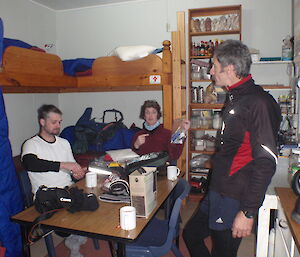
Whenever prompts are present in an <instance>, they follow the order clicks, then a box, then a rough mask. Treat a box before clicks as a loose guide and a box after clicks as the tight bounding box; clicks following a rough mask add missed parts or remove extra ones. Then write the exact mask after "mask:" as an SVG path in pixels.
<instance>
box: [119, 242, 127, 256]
mask: <svg viewBox="0 0 300 257" xmlns="http://www.w3.org/2000/svg"><path fill="white" fill-rule="evenodd" d="M117 256H118V257H126V246H125V244H124V243H121V242H118V248H117Z"/></svg>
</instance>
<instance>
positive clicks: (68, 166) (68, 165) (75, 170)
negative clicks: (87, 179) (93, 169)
mask: <svg viewBox="0 0 300 257" xmlns="http://www.w3.org/2000/svg"><path fill="white" fill-rule="evenodd" d="M60 168H61V169H65V170H68V171H70V172H71V173H72V176H73V177H74V178H75V179H81V178H83V177H84V175H85V173H86V171H87V169H86V168H82V167H81V166H80V165H79V164H78V163H77V162H61V163H60Z"/></svg>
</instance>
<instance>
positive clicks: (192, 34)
mask: <svg viewBox="0 0 300 257" xmlns="http://www.w3.org/2000/svg"><path fill="white" fill-rule="evenodd" d="M240 33H241V31H240V30H223V31H205V32H190V36H191V37H196V36H210V35H224V34H226V35H228V34H232V35H234V34H238V35H239V34H240Z"/></svg>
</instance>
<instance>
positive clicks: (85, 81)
mask: <svg viewBox="0 0 300 257" xmlns="http://www.w3.org/2000/svg"><path fill="white" fill-rule="evenodd" d="M177 25H178V31H175V32H172V44H171V42H170V41H169V40H165V41H164V42H163V53H162V58H160V57H158V56H157V55H154V54H150V55H148V56H146V57H144V58H141V59H138V60H134V61H121V59H119V58H118V57H116V56H106V57H99V58H97V59H95V61H94V62H93V65H92V72H91V75H88V76H80V77H75V76H69V75H66V74H65V73H64V67H63V62H62V60H61V59H60V57H59V56H57V55H54V54H49V53H45V52H40V51H35V50H31V49H25V48H21V47H16V46H9V47H7V48H6V49H5V51H4V52H3V56H2V65H1V62H0V87H1V88H2V90H3V93H70V92H108V91H153V90H158V91H162V98H163V99H162V100H163V106H162V107H163V121H164V126H165V127H166V128H169V129H171V128H172V122H173V120H174V119H178V118H181V117H184V116H185V106H186V104H185V66H184V65H185V47H184V42H185V39H184V12H178V15H177ZM0 43H1V42H0ZM171 47H172V52H171ZM0 50H1V45H0ZM0 61H1V58H0ZM183 159H185V156H184V155H183ZM184 162H185V161H184ZM184 162H183V163H182V165H183V166H184ZM179 166H181V164H180V165H179Z"/></svg>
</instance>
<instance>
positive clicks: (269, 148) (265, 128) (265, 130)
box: [183, 40, 281, 257]
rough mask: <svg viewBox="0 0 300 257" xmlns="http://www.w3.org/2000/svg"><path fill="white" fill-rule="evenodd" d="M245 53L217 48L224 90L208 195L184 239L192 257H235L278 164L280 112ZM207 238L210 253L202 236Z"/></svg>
mask: <svg viewBox="0 0 300 257" xmlns="http://www.w3.org/2000/svg"><path fill="white" fill-rule="evenodd" d="M251 63H252V62H251V56H250V52H249V49H248V47H247V46H246V45H244V44H243V43H242V42H241V41H238V40H226V41H225V42H223V43H222V44H221V45H219V46H218V48H216V49H215V52H214V57H213V67H212V69H211V75H213V76H214V80H215V84H216V86H224V87H226V88H227V90H228V94H229V99H228V101H227V102H226V104H225V108H224V110H223V125H222V129H221V131H220V133H219V135H218V141H217V149H216V150H217V151H216V154H215V156H214V158H213V170H212V178H211V182H210V187H209V191H208V194H207V195H206V197H205V198H204V199H203V201H202V202H201V204H200V206H199V208H198V209H197V211H196V212H195V214H194V215H193V216H192V218H191V219H190V220H189V221H188V223H187V225H186V227H185V228H184V231H183V238H184V240H185V243H186V245H187V247H188V249H189V252H190V254H191V256H192V257H196V256H197V257H209V256H213V257H235V256H236V255H237V251H238V248H239V245H240V242H241V239H242V238H243V237H246V236H249V235H250V233H251V230H252V227H253V223H254V218H255V216H256V215H257V212H258V209H259V207H260V206H261V205H262V202H263V200H264V196H265V192H266V190H267V187H268V185H269V184H270V182H271V178H272V176H273V174H274V172H275V170H276V164H277V133H278V130H279V126H280V122H281V113H280V108H279V106H278V104H277V103H276V101H275V100H274V99H273V97H272V96H271V95H269V94H268V93H267V92H265V91H264V90H263V89H262V88H261V87H260V86H258V85H255V83H254V81H253V79H252V77H251V75H250V66H251ZM208 236H211V238H212V242H213V249H212V252H211V253H210V252H209V251H208V249H207V248H206V246H205V244H204V241H203V240H204V238H206V237H208Z"/></svg>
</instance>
